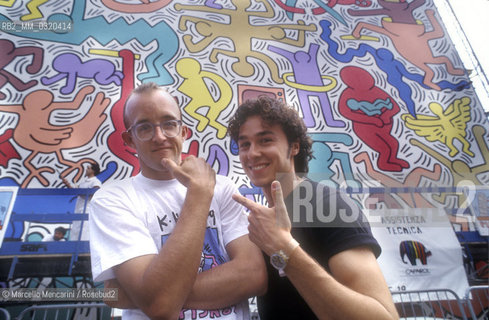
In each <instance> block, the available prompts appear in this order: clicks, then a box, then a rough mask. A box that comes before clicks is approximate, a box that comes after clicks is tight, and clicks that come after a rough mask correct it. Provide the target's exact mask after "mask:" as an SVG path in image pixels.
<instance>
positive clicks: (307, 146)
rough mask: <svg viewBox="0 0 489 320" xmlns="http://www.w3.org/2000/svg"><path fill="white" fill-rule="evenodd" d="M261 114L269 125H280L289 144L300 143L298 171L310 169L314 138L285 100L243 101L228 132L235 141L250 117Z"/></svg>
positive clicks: (263, 97) (266, 97)
mask: <svg viewBox="0 0 489 320" xmlns="http://www.w3.org/2000/svg"><path fill="white" fill-rule="evenodd" d="M252 116H259V117H260V118H261V119H262V120H263V121H264V122H265V123H267V124H269V125H276V124H277V125H280V126H281V127H282V130H283V131H284V133H285V135H286V137H287V141H288V143H289V145H291V144H292V143H294V142H298V143H299V153H298V154H297V155H296V156H295V157H294V168H295V172H297V173H307V172H308V171H309V160H311V159H312V139H311V137H309V135H308V134H307V128H306V125H305V124H304V121H303V120H302V119H301V117H300V116H299V114H298V113H297V111H296V110H294V109H293V108H291V107H289V106H288V105H287V104H285V103H284V102H283V101H281V100H278V99H274V98H271V97H268V96H259V97H258V98H256V99H250V100H246V101H245V102H244V103H242V104H241V105H240V106H239V107H238V110H237V111H236V113H235V114H234V116H233V118H232V119H231V121H230V122H229V126H228V134H229V135H230V137H231V139H233V140H234V141H235V142H237V141H238V137H239V129H240V128H241V126H242V125H243V124H244V123H245V122H246V120H247V119H248V118H249V117H252Z"/></svg>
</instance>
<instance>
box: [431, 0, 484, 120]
mask: <svg viewBox="0 0 489 320" xmlns="http://www.w3.org/2000/svg"><path fill="white" fill-rule="evenodd" d="M444 2H445V3H446V2H448V3H449V4H450V6H451V8H452V9H453V14H455V16H456V21H453V20H451V17H450V15H451V14H450V12H449V11H450V10H448V11H447V12H446V13H445V14H444V13H443V10H442V8H441V7H442V5H441V4H442V3H444ZM438 3H440V6H439V10H440V15H441V16H442V19H443V20H444V22H445V27H446V28H447V29H449V28H450V27H451V26H452V25H451V23H447V22H452V21H453V22H454V24H453V25H455V23H456V22H457V21H458V22H459V23H460V26H461V28H462V29H463V32H464V33H465V36H466V37H467V40H468V42H469V44H470V46H471V47H472V50H473V52H474V55H475V57H476V58H477V60H478V62H479V64H480V67H481V69H482V72H484V73H485V77H486V80H485V81H486V82H485V83H486V86H485V87H484V85H483V84H482V81H484V80H483V78H482V79H481V78H479V79H477V78H476V77H479V76H481V73H482V72H479V73H477V72H474V73H473V74H472V75H471V80H472V81H473V84H474V87H475V88H476V92H477V94H478V96H479V100H480V101H481V104H482V106H483V107H484V109H485V110H486V112H489V83H487V81H488V80H487V78H489V36H488V33H489V0H435V4H437V6H438ZM444 7H446V8H448V9H449V8H450V7H448V6H446V5H445V6H444ZM448 32H449V33H450V37H451V38H452V41H454V42H455V45H456V46H457V47H458V48H457V49H458V51H459V55H460V57H461V59H462V60H463V61H464V63H467V64H469V65H468V66H466V69H472V70H473V69H476V68H475V67H470V64H471V63H473V61H474V59H470V57H467V56H465V55H464V52H462V51H463V48H465V47H466V46H465V47H464V46H463V44H462V42H461V40H460V38H459V37H457V34H458V33H457V32H456V31H455V30H448Z"/></svg>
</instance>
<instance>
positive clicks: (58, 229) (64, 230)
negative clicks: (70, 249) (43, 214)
mask: <svg viewBox="0 0 489 320" xmlns="http://www.w3.org/2000/svg"><path fill="white" fill-rule="evenodd" d="M54 232H61V233H62V234H63V235H65V234H66V229H65V228H63V227H57V228H56V229H54Z"/></svg>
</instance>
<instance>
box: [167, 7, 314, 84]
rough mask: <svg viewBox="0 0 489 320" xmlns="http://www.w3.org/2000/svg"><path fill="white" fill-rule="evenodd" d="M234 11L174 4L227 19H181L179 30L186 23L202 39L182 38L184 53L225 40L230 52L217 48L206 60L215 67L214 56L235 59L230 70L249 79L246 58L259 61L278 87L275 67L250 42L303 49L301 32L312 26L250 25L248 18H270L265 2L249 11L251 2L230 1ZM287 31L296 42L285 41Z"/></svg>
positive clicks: (252, 69)
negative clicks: (264, 41) (193, 25)
mask: <svg viewBox="0 0 489 320" xmlns="http://www.w3.org/2000/svg"><path fill="white" fill-rule="evenodd" d="M231 2H232V4H233V5H234V6H235V8H236V9H214V8H209V7H201V6H192V5H182V4H176V5H175V9H176V10H178V11H180V10H192V11H194V12H199V11H200V12H211V13H215V14H218V15H226V16H228V17H229V24H226V23H220V22H216V21H213V20H209V19H203V18H199V17H192V16H185V15H184V16H182V17H181V18H180V22H179V29H180V30H181V31H186V30H187V29H188V26H187V22H192V23H194V24H195V29H196V30H197V32H198V33H199V34H200V36H203V39H201V40H198V41H193V36H192V35H189V34H186V35H184V36H183V42H184V43H185V46H186V47H187V49H188V50H189V51H190V52H192V53H194V52H200V51H202V50H204V49H206V48H207V47H208V46H209V45H210V44H211V43H212V42H214V41H215V40H217V39H219V38H227V39H230V40H231V41H232V42H233V47H234V50H227V49H221V48H213V49H212V51H211V53H210V55H209V60H210V61H211V62H213V63H217V62H218V61H219V60H218V55H220V54H222V55H224V56H229V57H232V58H237V59H238V61H237V62H234V63H232V65H231V69H232V70H233V71H234V72H235V73H237V74H238V75H240V76H243V77H251V76H252V75H253V74H254V72H255V67H254V66H253V64H252V63H251V62H250V61H248V59H249V58H254V59H256V60H259V61H260V63H265V64H266V65H267V67H268V69H269V70H270V76H271V78H272V79H273V80H274V81H275V82H276V83H282V82H283V80H282V78H280V77H279V73H278V67H277V65H276V64H275V62H274V61H273V59H271V58H270V57H269V56H267V55H266V54H263V53H261V52H259V51H256V50H253V49H252V44H253V43H252V39H255V38H256V39H261V40H269V41H278V42H280V43H282V44H289V45H295V46H297V47H302V46H304V41H305V32H306V31H316V26H315V25H314V24H309V25H305V24H304V21H302V20H299V21H298V22H297V24H271V25H270V24H265V25H257V24H254V23H252V22H251V21H250V18H251V17H261V18H269V19H271V18H273V17H274V16H275V12H274V10H273V8H272V6H271V4H270V3H269V2H268V1H266V0H259V1H258V2H260V3H261V4H262V5H263V6H265V11H251V10H248V9H249V8H250V7H251V4H252V3H251V1H242V0H234V1H231ZM288 30H297V33H298V36H297V38H296V39H294V38H289V37H287V32H286V31H288ZM250 60H252V59H250Z"/></svg>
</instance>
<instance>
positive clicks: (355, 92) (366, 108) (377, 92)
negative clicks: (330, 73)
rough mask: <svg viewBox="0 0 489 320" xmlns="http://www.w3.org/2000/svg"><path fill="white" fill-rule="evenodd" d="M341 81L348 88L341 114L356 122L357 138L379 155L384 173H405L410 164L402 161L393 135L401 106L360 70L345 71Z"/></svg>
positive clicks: (340, 109)
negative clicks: (394, 121) (393, 128)
mask: <svg viewBox="0 0 489 320" xmlns="http://www.w3.org/2000/svg"><path fill="white" fill-rule="evenodd" d="M340 77H341V80H343V82H344V83H345V84H346V85H347V86H348V88H346V89H345V90H344V91H343V92H342V93H341V96H340V99H339V101H338V108H339V111H340V113H341V114H342V115H343V116H344V117H345V118H347V119H349V120H351V121H352V126H353V131H354V132H355V134H356V135H357V136H358V137H359V138H360V139H361V140H362V141H363V142H364V143H365V144H366V145H368V146H369V147H370V148H372V149H373V150H375V151H377V152H378V155H379V158H378V160H377V166H378V167H379V169H380V170H383V171H401V170H402V169H404V168H409V163H407V162H406V161H405V160H402V159H400V158H399V157H398V155H397V152H398V150H399V142H398V141H397V138H395V137H393V136H392V135H391V131H392V127H393V125H394V123H393V117H394V115H395V114H397V113H398V112H399V111H400V108H399V106H398V105H397V103H396V102H395V101H394V99H392V98H391V97H390V96H389V95H388V94H387V93H386V92H385V91H383V90H382V89H380V88H379V87H377V86H376V85H375V80H374V78H373V77H372V76H371V75H370V74H369V73H368V72H367V71H365V70H363V69H361V68H358V67H353V66H351V67H345V68H343V69H341V71H340Z"/></svg>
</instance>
